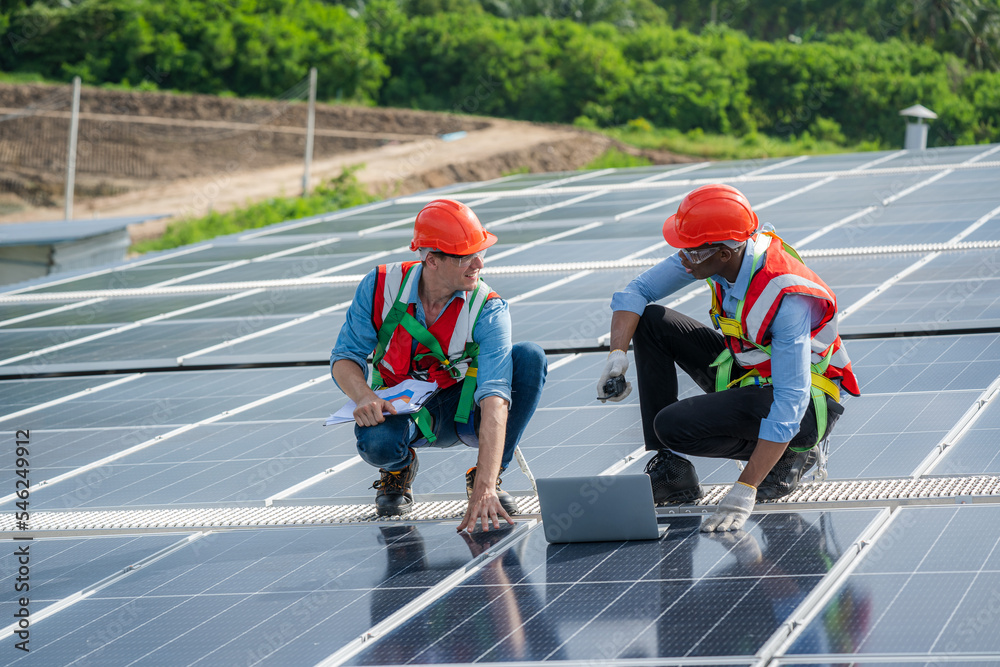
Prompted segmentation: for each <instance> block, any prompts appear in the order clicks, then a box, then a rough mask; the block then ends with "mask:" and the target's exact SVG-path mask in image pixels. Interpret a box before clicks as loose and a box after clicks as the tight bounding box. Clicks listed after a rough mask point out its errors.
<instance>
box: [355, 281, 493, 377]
mask: <svg viewBox="0 0 1000 667" xmlns="http://www.w3.org/2000/svg"><path fill="white" fill-rule="evenodd" d="M419 264H420V262H403V263H396V264H387V265H383V266H380V267H378V276H377V281H376V289H375V296H374V299H373V304H372V320H373V322H372V323H373V325H374V326H375V330H376V331H378V330H379V329H381V327H382V323H383V322H384V321H385V318H386V317H387V316H388V315H389V312H390V311H391V310H392V307H393V304H394V303H395V302H396V300H397V299H401V300H402V301H404V302H405V301H408V298H409V296H410V294H412V292H411V290H412V289H414V286H415V285H414V282H413V280H412V278H413V277H414V276H415V275H416V272H415V271H414V268H415V267H416V266H417V265H419ZM463 297H464V298H455V299H453V300H452V301H451V303H449V304H448V306H447V307H446V308H445V309H444V310H443V311H442V312H441V313H440V314H439V315H438V318H437V320H436V321H435V322H434V324H432V325H431V326H430V327H429V328H428V329H429V330H432V333H433V334H434V337H435V338H436V339H437V340H438V342H439V343H440V344H441V348H442V351H443V352H444V353H445V355H446V356H447V357H448V359H449V360H451V361H452V362H453V363H452V364H451V371H450V372H449V371H447V370H445V369H444V368H442V367H441V365H440V364H439V363H438V362H437V361H436V360H433V359H432V358H431V357H425V358H424V359H425V361H422V362H421V365H422V366H425V368H422V369H417V368H415V367H414V359H413V356H414V355H413V351H412V350H413V337H412V336H411V335H410V334H409V333H408V332H407V331H406V330H405V329H404V328H403V327H397V328H396V330H395V331H394V333H393V335H392V338H391V339H390V340H389V344H388V346H387V347H386V350H385V352H384V356H383V357H382V359H381V362H380V363H379V368H378V369H377V370H378V371H379V374H380V375H381V376H382V382H383V383H384V385H385V386H387V387H391V386H393V385H396V384H399V383H400V382H402V381H403V380H405V379H406V378H407V377H415V378H417V379H429V380H432V381H435V382H437V383H438V386H439V387H441V388H444V387H449V386H451V385H453V384H455V383H457V382H458V381H460V380H462V379H463V378H464V377H465V376H466V374H467V372H468V369H469V360H470V359H469V357H468V356H467V355H466V346H467V344H469V343H472V342H473V332H474V331H475V325H476V320H477V319H478V317H479V313H480V312H481V311H482V309H483V306H485V305H486V302H487V301H488V300H489V299H491V298H496V297H498V295H497V294H496V293H495V292H493V291H492V290H491V289H490V287H489V285H487V284H486V283H485V282H483V281H482V280H480V281H479V283H478V284H477V286H476V289H475V290H473V291H471V292H465V293H464V295H463ZM414 310H415V307H414V306H413V304H410V305H409V306H408V311H411V314H412V311H414ZM445 341H447V345H445ZM417 352H418V356H419V354H420V353H424V354H426V353H427V352H428V350H427V349H426V348H424V346H422V345H419V344H418V345H417Z"/></svg>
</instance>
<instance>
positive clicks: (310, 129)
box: [302, 67, 316, 197]
mask: <svg viewBox="0 0 1000 667" xmlns="http://www.w3.org/2000/svg"><path fill="white" fill-rule="evenodd" d="M315 130H316V68H315V67H311V68H310V69H309V121H308V123H307V125H306V168H305V171H304V172H303V173H302V196H303V197H306V196H308V195H309V167H310V166H311V165H312V159H313V133H314V132H315Z"/></svg>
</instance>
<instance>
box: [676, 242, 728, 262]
mask: <svg viewBox="0 0 1000 667" xmlns="http://www.w3.org/2000/svg"><path fill="white" fill-rule="evenodd" d="M680 252H681V254H682V255H684V256H685V257H687V260H688V261H689V262H691V263H692V264H701V263H702V262H704V261H705V260H706V259H708V258H709V257H711V256H712V255H714V254H715V253H717V252H719V246H711V247H708V248H700V249H696V250H692V249H688V248H685V249H683V250H681V251H680Z"/></svg>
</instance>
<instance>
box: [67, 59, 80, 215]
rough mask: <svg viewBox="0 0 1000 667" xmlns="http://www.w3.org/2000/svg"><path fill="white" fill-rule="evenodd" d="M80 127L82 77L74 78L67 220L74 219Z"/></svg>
mask: <svg viewBox="0 0 1000 667" xmlns="http://www.w3.org/2000/svg"><path fill="white" fill-rule="evenodd" d="M79 125H80V77H78V76H74V77H73V113H72V115H71V116H70V120H69V153H68V155H67V157H66V208H65V218H66V219H67V220H71V219H72V218H73V189H74V184H75V181H76V135H77V128H78V127H79Z"/></svg>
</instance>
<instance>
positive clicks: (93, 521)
mask: <svg viewBox="0 0 1000 667" xmlns="http://www.w3.org/2000/svg"><path fill="white" fill-rule="evenodd" d="M729 488H730V487H729V485H726V484H720V485H716V486H711V487H708V488H707V489H706V491H707V493H706V495H705V497H704V498H703V499H701V500H700V501H698V502H697V503H694V504H688V505H673V506H667V507H663V508H661V510H660V512H661V514H676V513H698V514H700V513H704V512H705V511H706V508H708V507H711V506H714V505H716V504H717V503H718V502H719V501H720V500H721V499H722V497H723V496H724V495H726V492H727V491H728V490H729ZM956 500H958V501H963V502H970V503H971V502H995V503H1000V476H996V475H981V476H975V477H937V478H923V479H910V478H906V479H881V480H857V481H835V482H817V483H805V484H803V485H802V486H801V487H800V488H799V489H798V490H797V491H795V492H794V493H792V494H790V495H788V496H786V497H784V498H781V499H779V500H776V501H770V502H766V503H758V505H757V510H758V511H760V510H762V511H768V510H770V509H793V508H794V509H803V508H804V507H805V506H807V505H808V506H811V507H833V506H844V505H850V506H857V507H882V506H886V505H891V504H939V503H942V502H956ZM517 501H518V506H519V509H520V514H519V516H520V517H522V518H533V519H537V518H539V507H538V499H537V498H536V497H534V496H520V497H518V498H517ZM465 508H466V502H465V500H439V501H431V502H422V503H421V502H418V503H416V505H415V506H414V509H413V511H412V512H411V513H410V514H408V515H406V517H401V518H385V519H383V518H379V517H378V516H376V515H375V510H374V505H373V504H372V503H365V504H351V505H296V506H270V507H204V508H191V509H176V508H166V509H141V510H92V511H82V510H77V511H67V512H35V513H33V514H32V516H31V526H30V530H29V531H27V532H25V531H16V532H17V534H19V535H32V534H40V533H49V534H51V533H63V532H75V531H83V532H90V531H114V532H118V531H145V530H153V531H162V530H181V529H193V530H205V529H215V528H258V527H267V526H274V527H276V526H300V525H323V524H349V523H350V524H353V523H371V522H396V521H400V520H404V521H407V522H410V521H446V520H458V519H461V518H462V516H463V515H464V513H465ZM14 532H15V521H14V517H13V515H12V514H8V515H3V516H0V534H2V533H7V534H10V533H14Z"/></svg>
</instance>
